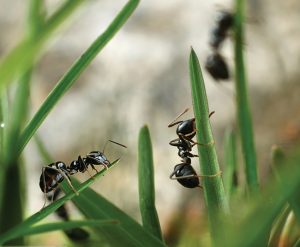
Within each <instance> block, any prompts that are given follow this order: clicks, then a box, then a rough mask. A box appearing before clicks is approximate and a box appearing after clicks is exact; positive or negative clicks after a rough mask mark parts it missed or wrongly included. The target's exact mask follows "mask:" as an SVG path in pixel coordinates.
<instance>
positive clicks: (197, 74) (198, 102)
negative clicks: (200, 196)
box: [190, 49, 229, 240]
mask: <svg viewBox="0 0 300 247" xmlns="http://www.w3.org/2000/svg"><path fill="white" fill-rule="evenodd" d="M190 77H191V88H192V99H193V106H194V114H195V119H196V127H197V130H198V131H197V134H196V136H197V141H198V143H201V145H197V146H198V153H199V155H200V158H199V161H200V163H201V166H200V169H201V172H202V174H201V175H202V176H203V178H202V181H203V182H202V184H203V189H204V196H205V203H206V208H207V210H208V217H209V221H210V232H211V236H212V238H213V240H214V238H216V237H217V235H218V229H219V227H220V223H221V218H222V216H224V215H227V214H228V213H229V207H228V202H227V198H226V195H225V190H224V186H223V182H222V178H221V171H220V167H219V162H218V157H217V153H216V149H215V144H214V139H213V134H212V130H211V126H210V122H209V108H208V102H207V96H206V91H205V86H204V81H203V77H202V72H201V68H200V64H199V61H198V58H197V55H196V53H195V52H194V50H193V49H192V50H191V54H190ZM205 176H207V177H205ZM211 176H213V177H211Z"/></svg>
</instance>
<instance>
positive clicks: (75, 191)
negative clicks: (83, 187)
mask: <svg viewBox="0 0 300 247" xmlns="http://www.w3.org/2000/svg"><path fill="white" fill-rule="evenodd" d="M48 168H50V169H53V170H55V171H57V172H59V173H60V174H61V175H62V176H63V177H64V178H65V179H66V181H67V183H68V184H69V186H70V187H71V189H72V190H73V191H74V193H75V194H76V195H77V196H78V195H79V192H78V191H77V190H76V189H75V188H74V187H73V185H72V183H71V180H70V178H69V177H68V176H67V175H66V174H65V173H63V172H62V171H60V170H59V169H56V168H54V167H48Z"/></svg>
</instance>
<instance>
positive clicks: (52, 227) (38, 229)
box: [14, 220, 118, 238]
mask: <svg viewBox="0 0 300 247" xmlns="http://www.w3.org/2000/svg"><path fill="white" fill-rule="evenodd" d="M116 224H118V221H116V220H72V221H67V222H65V221H63V222H55V223H46V224H41V225H37V226H33V227H29V228H26V230H25V231H23V232H19V234H22V235H15V236H14V237H15V238H16V237H19V236H26V235H33V234H41V233H46V232H51V231H59V230H68V229H73V228H76V227H84V226H86V227H96V226H97V227H103V226H107V225H116Z"/></svg>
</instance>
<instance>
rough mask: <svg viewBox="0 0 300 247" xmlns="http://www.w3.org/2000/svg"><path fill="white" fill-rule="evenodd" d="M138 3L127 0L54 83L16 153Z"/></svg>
mask: <svg viewBox="0 0 300 247" xmlns="http://www.w3.org/2000/svg"><path fill="white" fill-rule="evenodd" d="M138 3H139V0H131V1H129V2H128V3H127V4H126V5H125V6H124V7H123V9H122V10H121V11H120V12H119V14H118V15H117V16H116V18H115V19H114V20H113V21H112V23H111V24H110V25H109V27H108V28H107V29H106V30H105V31H104V33H103V34H102V35H100V36H99V37H98V38H97V39H96V40H95V41H94V42H93V44H92V45H91V46H90V47H89V48H88V49H87V50H86V52H84V53H83V55H82V56H81V57H80V58H79V59H78V60H77V61H76V62H75V63H74V64H73V66H72V67H71V68H70V69H69V71H68V72H67V73H66V74H65V75H64V76H63V77H62V79H61V80H60V81H59V82H58V83H57V84H56V86H55V88H54V89H53V90H52V91H51V92H50V94H49V95H48V97H47V98H46V100H45V101H44V103H43V104H42V106H41V107H40V108H39V110H38V111H37V112H36V114H35V115H34V117H33V118H32V119H31V121H30V122H29V123H28V125H27V126H26V128H25V129H24V131H23V133H22V135H21V137H20V140H19V142H18V153H17V155H19V154H20V153H21V152H22V150H23V149H24V147H25V146H26V144H27V143H28V141H29V140H30V138H31V137H32V136H33V134H34V133H35V132H36V130H37V129H38V128H39V126H40V125H41V124H42V122H43V121H44V119H45V118H46V116H47V115H48V114H49V112H50V111H51V109H52V108H53V107H54V106H55V104H56V103H57V102H58V100H59V99H60V98H61V97H62V96H63V95H64V94H65V93H66V92H67V91H68V89H69V88H70V87H71V86H72V85H73V84H74V82H75V81H76V79H77V78H78V77H79V76H80V74H81V73H82V72H83V71H84V70H85V69H86V68H87V66H88V65H89V64H90V63H91V62H92V60H93V59H94V58H95V57H96V55H97V54H98V53H99V52H100V51H101V50H102V48H103V47H104V46H105V45H106V44H107V43H108V42H109V40H111V39H112V37H113V36H114V35H115V34H116V33H117V31H118V30H119V29H120V28H121V27H122V26H123V24H124V23H125V22H126V21H127V19H128V18H129V17H130V15H131V14H132V13H133V11H134V10H135V8H136V7H137V5H138Z"/></svg>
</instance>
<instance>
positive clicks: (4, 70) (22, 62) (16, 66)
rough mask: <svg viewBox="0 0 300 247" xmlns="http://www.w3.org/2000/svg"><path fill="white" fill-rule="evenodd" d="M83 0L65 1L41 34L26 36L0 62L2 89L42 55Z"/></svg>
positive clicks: (0, 83) (0, 89) (0, 86)
mask: <svg viewBox="0 0 300 247" xmlns="http://www.w3.org/2000/svg"><path fill="white" fill-rule="evenodd" d="M84 2H85V1H83V0H69V1H67V2H65V3H64V4H63V5H62V6H61V7H60V8H59V9H58V10H57V11H56V12H55V14H54V15H53V16H52V17H51V18H50V19H49V20H48V22H47V23H46V24H45V25H43V28H42V29H41V30H42V31H41V32H39V35H36V36H34V37H32V36H30V37H28V36H26V38H25V39H24V40H23V41H21V42H20V43H19V44H18V45H17V46H16V47H15V48H14V49H13V50H12V51H11V52H10V53H9V54H8V55H7V56H6V57H5V58H4V59H3V60H2V61H1V63H0V91H2V90H3V88H4V86H5V85H6V84H7V83H8V82H11V81H12V80H13V79H15V78H17V76H18V75H19V74H23V73H25V72H26V71H27V70H28V69H29V68H30V67H32V65H33V63H34V61H35V60H36V59H37V58H38V57H39V56H40V54H41V51H42V48H43V47H44V45H45V44H46V42H47V41H48V40H49V38H50V36H51V35H53V33H54V31H55V30H56V29H57V28H58V27H59V26H60V25H61V24H62V23H63V21H65V20H66V19H67V18H68V17H69V16H70V14H71V13H73V12H74V10H75V9H76V7H78V6H79V5H80V4H82V3H84Z"/></svg>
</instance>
